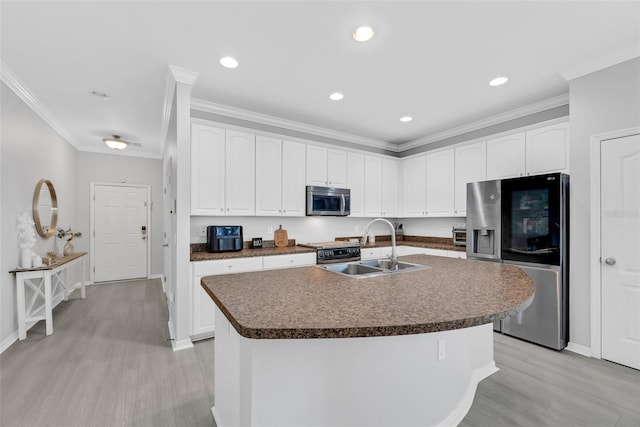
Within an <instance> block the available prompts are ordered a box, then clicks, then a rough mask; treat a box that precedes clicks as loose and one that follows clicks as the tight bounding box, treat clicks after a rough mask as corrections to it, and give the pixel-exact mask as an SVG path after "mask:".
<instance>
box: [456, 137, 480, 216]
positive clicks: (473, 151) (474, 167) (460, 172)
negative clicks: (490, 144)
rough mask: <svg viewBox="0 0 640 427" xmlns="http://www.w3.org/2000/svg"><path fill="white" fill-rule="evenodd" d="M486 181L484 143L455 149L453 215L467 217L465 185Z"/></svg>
mask: <svg viewBox="0 0 640 427" xmlns="http://www.w3.org/2000/svg"><path fill="white" fill-rule="evenodd" d="M486 179H487V144H486V142H485V141H482V142H476V143H474V144H470V145H464V146H462V147H456V148H455V189H454V197H455V202H454V212H453V213H454V215H455V216H467V184H468V183H470V182H478V181H484V180H486Z"/></svg>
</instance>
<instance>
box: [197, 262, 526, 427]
mask: <svg viewBox="0 0 640 427" xmlns="http://www.w3.org/2000/svg"><path fill="white" fill-rule="evenodd" d="M401 260H402V261H404V262H411V263H416V264H422V265H427V266H429V267H430V268H428V269H424V270H419V271H411V272H406V273H399V274H392V275H385V276H380V277H371V278H364V279H358V278H352V277H347V276H343V275H340V274H337V273H334V272H330V271H326V270H324V269H321V268H319V267H316V266H314V267H302V268H292V269H286V270H272V271H261V272H255V273H241V274H234V275H224V276H215V277H205V278H203V279H202V286H203V287H204V289H205V290H206V291H207V293H208V294H209V295H210V296H211V298H212V299H213V301H214V302H215V304H216V306H217V307H216V338H215V342H214V346H215V362H214V363H215V366H214V377H215V378H214V392H215V407H214V409H213V412H214V418H215V419H216V423H217V425H218V426H219V427H226V426H231V425H254V426H257V425H279V426H284V425H291V426H293V425H296V426H299V425H318V426H320V425H323V426H329V425H331V426H333V425H389V426H390V425H393V426H399V425H455V424H456V423H457V422H459V421H460V420H461V419H462V418H463V417H464V415H465V414H466V412H467V411H468V409H469V407H470V406H471V403H472V401H473V396H474V394H475V388H476V386H477V384H478V382H479V381H480V380H482V379H483V378H485V377H487V376H488V375H490V374H492V373H493V372H495V371H496V367H495V364H494V361H493V338H492V334H493V329H492V322H493V321H494V320H499V319H502V318H504V317H506V316H509V315H512V314H515V313H517V312H518V311H521V310H523V309H524V308H526V307H527V306H528V305H529V304H530V303H531V301H532V299H533V293H534V287H533V283H532V282H531V280H530V279H529V278H528V276H527V275H526V274H525V273H524V272H523V271H522V270H520V269H519V268H517V267H513V266H509V265H503V264H497V263H487V262H477V261H464V260H457V259H449V258H441V257H431V256H426V255H412V256H406V257H401Z"/></svg>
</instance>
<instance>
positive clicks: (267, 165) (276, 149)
mask: <svg viewBox="0 0 640 427" xmlns="http://www.w3.org/2000/svg"><path fill="white" fill-rule="evenodd" d="M256 158H257V159H258V161H257V162H256V215H261V216H274V215H281V214H282V173H283V170H282V166H283V165H282V140H280V139H276V138H270V137H266V136H260V135H258V136H256ZM303 164H304V159H303Z"/></svg>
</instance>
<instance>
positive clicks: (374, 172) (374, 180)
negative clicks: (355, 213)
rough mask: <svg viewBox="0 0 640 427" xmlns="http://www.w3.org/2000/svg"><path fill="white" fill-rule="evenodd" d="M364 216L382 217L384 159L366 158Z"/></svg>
mask: <svg viewBox="0 0 640 427" xmlns="http://www.w3.org/2000/svg"><path fill="white" fill-rule="evenodd" d="M364 215H365V216H368V217H377V216H380V215H382V159H381V158H380V157H377V156H367V155H365V156H364Z"/></svg>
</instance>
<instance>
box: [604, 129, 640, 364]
mask: <svg viewBox="0 0 640 427" xmlns="http://www.w3.org/2000/svg"><path fill="white" fill-rule="evenodd" d="M601 162H602V166H601V227H602V228H601V256H602V281H601V286H602V293H601V295H602V358H603V359H607V360H611V361H612V362H616V363H621V364H623V365H627V366H630V367H632V368H635V369H640V213H639V212H640V135H632V136H627V137H624V138H617V139H612V140H608V141H603V142H602V145H601Z"/></svg>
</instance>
